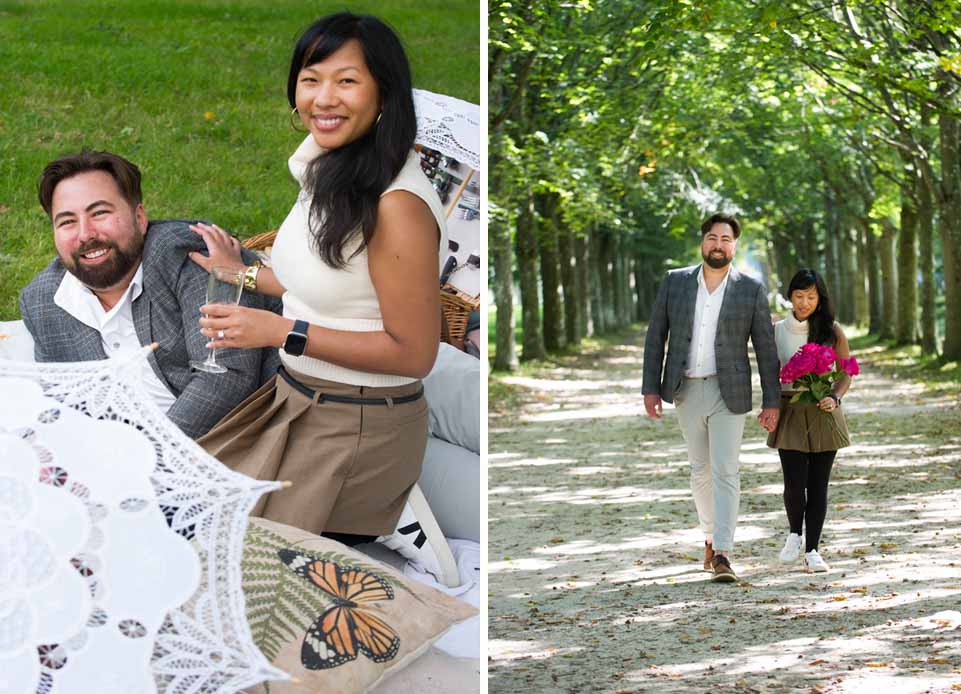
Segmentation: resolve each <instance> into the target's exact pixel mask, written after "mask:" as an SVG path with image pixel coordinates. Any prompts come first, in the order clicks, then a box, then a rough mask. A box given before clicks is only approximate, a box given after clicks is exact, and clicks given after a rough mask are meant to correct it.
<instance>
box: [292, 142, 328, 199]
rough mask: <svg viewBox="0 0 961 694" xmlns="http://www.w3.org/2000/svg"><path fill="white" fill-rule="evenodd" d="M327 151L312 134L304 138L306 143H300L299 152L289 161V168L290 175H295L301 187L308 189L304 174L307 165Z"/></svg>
mask: <svg viewBox="0 0 961 694" xmlns="http://www.w3.org/2000/svg"><path fill="white" fill-rule="evenodd" d="M325 151H326V150H324V149H322V148H321V147H320V145H318V144H317V141H316V140H315V139H314V136H313V135H311V134H310V133H308V134H307V137H306V138H304V141H303V142H301V143H300V146H299V147H298V148H297V151H296V152H294V153H293V154H292V155H291V157H290V159H288V160H287V166H288V168H289V169H290V173H291V174H293V176H294V178H295V179H297V182H298V183H300V187H301V188H304V187H306V183H305V181H304V174H305V173H306V172H307V165H308V164H310V162H312V161H313V160H314V159H316V158H317V157H319V156H320V155H321V154H323V153H324V152H325Z"/></svg>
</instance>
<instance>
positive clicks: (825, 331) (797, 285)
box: [787, 267, 837, 346]
mask: <svg viewBox="0 0 961 694" xmlns="http://www.w3.org/2000/svg"><path fill="white" fill-rule="evenodd" d="M812 286H813V287H815V288H816V289H817V291H818V305H817V308H816V309H814V312H813V313H812V314H811V315H810V316H808V318H807V321H808V342H816V343H817V344H819V345H830V346H833V345H834V343H835V341H836V340H837V335H836V334H835V332H834V304H832V303H831V297H830V296H829V295H828V288H827V285H826V284H825V283H824V278H823V277H821V275H819V274H818V273H817V272H816V271H815V270H812V269H810V268H806V267H805V268H801V269H800V270H798V271H797V272H796V273H794V277H792V278H791V283H790V284H789V285H788V288H787V298H788V300H790V299H791V294H793V293H794V290H795V289H810V288H811V287H812Z"/></svg>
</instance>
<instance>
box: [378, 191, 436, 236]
mask: <svg viewBox="0 0 961 694" xmlns="http://www.w3.org/2000/svg"><path fill="white" fill-rule="evenodd" d="M377 217H378V225H379V223H380V222H381V221H383V222H386V223H387V224H393V223H396V222H401V221H407V222H414V223H415V224H421V223H424V224H428V225H430V226H434V227H436V226H437V223H436V222H435V221H434V215H433V214H432V213H431V211H430V207H428V206H427V203H426V202H425V201H424V200H423V198H421V197H420V196H419V195H415V194H414V193H411V192H410V191H408V190H392V191H390V192H389V193H387V194H385V195H382V196H381V197H380V202H378V203H377Z"/></svg>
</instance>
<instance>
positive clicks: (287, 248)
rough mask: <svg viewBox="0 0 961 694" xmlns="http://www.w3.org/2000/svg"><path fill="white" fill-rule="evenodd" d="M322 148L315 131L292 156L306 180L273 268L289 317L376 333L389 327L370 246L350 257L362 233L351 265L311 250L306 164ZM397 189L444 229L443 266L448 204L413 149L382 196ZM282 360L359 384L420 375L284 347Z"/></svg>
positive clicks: (295, 170)
mask: <svg viewBox="0 0 961 694" xmlns="http://www.w3.org/2000/svg"><path fill="white" fill-rule="evenodd" d="M322 151H323V150H321V149H320V147H318V146H317V143H316V142H315V141H314V138H313V136H312V135H308V136H307V138H306V139H305V140H304V142H303V143H302V144H301V145H300V147H298V148H297V151H296V152H294V154H293V156H291V157H290V161H289V165H290V172H291V173H292V174H293V175H294V178H296V179H297V182H298V183H300V184H301V191H300V194H299V195H298V196H297V202H296V203H294V207H293V209H291V211H290V214H288V215H287V218H286V219H285V220H284V223H283V224H281V226H280V230H279V231H278V233H277V238H276V240H275V241H274V248H273V251H272V252H271V258H270V260H271V267H272V269H273V271H274V273H275V274H276V276H277V280H278V281H279V282H280V284H281V285H283V287H284V289H286V292H285V293H284V296H283V301H284V317H286V318H292V319H295V320H296V319H301V320H305V321H307V322H308V323H310V324H311V325H320V326H322V327H325V328H332V329H334V330H348V331H353V332H374V331H378V330H383V329H384V321H383V317H382V316H381V313H380V304H379V303H378V301H377V293H376V292H375V291H374V285H373V283H372V282H371V279H370V271H369V269H368V266H367V250H366V249H364V251H362V252H361V253H359V254H357V255H356V256H354V257H351V255H352V254H353V252H354V251H355V250H356V249H357V246H358V245H359V243H360V241H361V237H360V236H359V235H358V237H357V238H356V239H355V240H354V241H353V242H352V243H348V244H347V245H346V246H345V247H344V258H350V260H349V261H348V262H347V265H346V266H345V267H344V268H343V269H340V270H335V269H333V268H331V267H330V266H328V265H327V264H326V263H324V261H323V260H321V259H320V256H319V255H318V254H317V252H316V251H315V250H314V249H313V248H312V246H311V242H310V233H309V230H308V227H307V218H308V214H309V211H310V198H309V197H308V196H307V193H306V192H305V191H304V190H303V185H304V182H303V176H304V173H305V171H306V169H307V165H308V164H309V163H310V162H311V161H312V160H313V159H314V158H315V157H317V156H319V155H320V154H321V153H322ZM392 190H406V191H408V192H411V193H413V194H414V195H416V196H417V197H419V198H420V199H421V200H423V201H424V202H425V203H427V206H428V207H429V208H430V211H431V212H432V213H433V215H434V219H435V220H436V222H437V228H438V229H440V247H439V249H438V269H439V268H440V267H441V265H443V262H444V260H445V259H446V257H447V254H448V251H447V224H446V216H445V214H444V206H443V204H442V203H441V201H440V198H439V197H438V195H437V193H436V191H434V188H433V187H432V186H431V184H430V181H429V180H428V179H427V176H425V175H424V172H423V171H421V168H420V157H419V155H418V154H417V153H416V152H415V151H414V150H411V151H410V154H409V155H408V157H407V162H406V163H405V164H404V167H403V168H402V169H401V171H400V173H399V174H398V175H397V178H395V179H394V180H393V181H392V182H391V184H390V185H389V186H388V187H387V190H385V191H384V192H383V193H382V194H381V195H386V194H387V193H389V192H390V191H392ZM280 359H281V361H282V362H283V364H284V365H285V366H287V367H289V368H290V369H292V370H294V371H296V372H299V373H302V374H306V375H308V376H313V377H315V378H321V379H324V380H328V381H336V382H338V383H347V384H350V385H357V386H371V387H383V386H399V385H404V384H406V383H411V382H412V381H414V380H415V379H412V378H408V377H406V376H395V375H391V374H377V373H369V372H366V371H355V370H354V369H348V368H345V367H343V366H339V365H337V364H331V363H330V362H326V361H323V360H321V359H314V358H313V357H294V356H291V355H289V354H287V353H286V352H285V351H284V350H283V349H281V350H280Z"/></svg>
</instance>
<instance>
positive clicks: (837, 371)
mask: <svg viewBox="0 0 961 694" xmlns="http://www.w3.org/2000/svg"><path fill="white" fill-rule="evenodd" d="M837 361H838V355H837V353H836V352H835V351H834V350H833V349H831V348H830V347H826V346H824V345H818V344H815V343H813V342H808V343H807V344H806V345H804V346H802V347H801V349H799V350H798V351H797V354H795V355H794V356H793V357H791V359H790V360H789V361H788V363H787V364H785V365H784V367H783V368H782V369H781V383H790V384H791V385H792V386H793V387H794V388H795V389H796V390H797V391H798V392H797V393H795V394H794V397H792V398H791V402H799V401H802V402H810V403H813V404H815V405H816V404H817V403H818V402H820V401H821V400H822V399H824V398H826V397H827V396H829V395H830V394H831V387H832V386H833V385H834V383H835V382H836V381H837V380H838V379H840V378H841V377H842V376H843V375H844V374H847V375H848V376H851V377H854V376H857V375H858V374H859V373H861V367H860V366H859V365H858V360H857V359H855V358H854V357H849V358H847V359H845V358H842V359H841V365H840V367H837Z"/></svg>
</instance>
